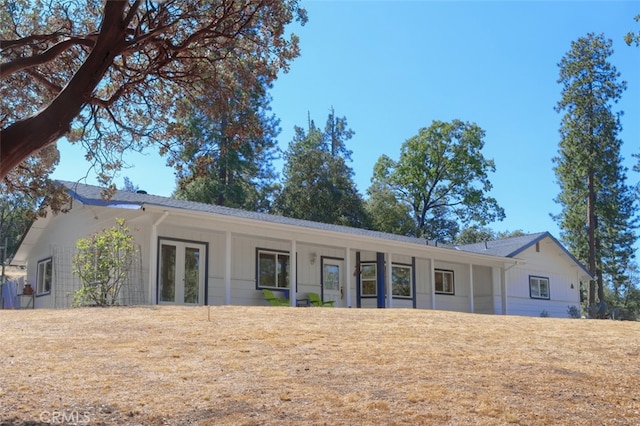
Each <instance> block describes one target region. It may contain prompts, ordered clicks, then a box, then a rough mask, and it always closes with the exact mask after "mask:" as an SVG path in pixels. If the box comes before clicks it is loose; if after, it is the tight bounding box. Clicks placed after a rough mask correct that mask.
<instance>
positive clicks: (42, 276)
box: [36, 258, 53, 294]
mask: <svg viewBox="0 0 640 426" xmlns="http://www.w3.org/2000/svg"><path fill="white" fill-rule="evenodd" d="M52 280H53V262H52V260H51V258H48V259H44V260H41V261H40V262H38V273H37V276H36V281H37V282H36V294H46V293H51V281H52Z"/></svg>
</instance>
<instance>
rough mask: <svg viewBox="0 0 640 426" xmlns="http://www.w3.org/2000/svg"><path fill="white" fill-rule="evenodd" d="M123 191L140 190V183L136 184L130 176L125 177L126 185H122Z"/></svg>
mask: <svg viewBox="0 0 640 426" xmlns="http://www.w3.org/2000/svg"><path fill="white" fill-rule="evenodd" d="M122 190H123V191H126V192H134V193H135V192H138V191H139V190H140V187H139V186H138V185H134V184H133V182H131V179H129V177H128V176H125V177H124V186H123V187H122Z"/></svg>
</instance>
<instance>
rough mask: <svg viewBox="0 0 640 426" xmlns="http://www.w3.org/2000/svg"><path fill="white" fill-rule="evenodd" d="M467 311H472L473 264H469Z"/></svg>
mask: <svg viewBox="0 0 640 426" xmlns="http://www.w3.org/2000/svg"><path fill="white" fill-rule="evenodd" d="M469 312H471V313H472V314H473V313H474V305H473V265H472V264H471V263H470V264H469Z"/></svg>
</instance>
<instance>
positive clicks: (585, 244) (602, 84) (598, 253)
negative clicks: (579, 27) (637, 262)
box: [554, 34, 636, 313]
mask: <svg viewBox="0 0 640 426" xmlns="http://www.w3.org/2000/svg"><path fill="white" fill-rule="evenodd" d="M611 45H612V42H611V40H606V39H605V38H604V36H603V35H594V34H588V35H587V36H586V37H582V38H580V39H578V40H577V41H575V42H572V44H571V50H570V51H569V52H568V53H567V54H566V55H565V56H564V57H563V58H562V60H561V61H560V63H559V68H560V77H559V79H558V83H560V84H562V86H563V90H562V96H561V99H560V101H559V102H558V104H557V106H556V110H557V111H558V112H560V113H564V115H563V117H562V123H561V128H560V135H561V140H560V143H559V150H558V156H557V157H556V158H554V163H555V173H556V177H557V179H558V183H559V184H560V194H559V195H558V197H557V198H556V201H557V202H558V203H559V204H560V205H561V206H562V212H561V213H560V214H559V215H557V216H556V220H557V221H558V223H559V225H560V228H561V237H562V238H563V240H564V241H565V242H566V243H567V245H568V248H569V250H570V251H571V252H572V253H574V255H575V256H576V257H577V258H578V259H579V260H581V261H583V262H585V263H586V264H587V266H588V269H589V271H590V272H591V274H592V275H593V277H594V278H595V279H593V280H591V281H590V283H589V300H588V303H589V306H592V307H593V306H595V303H596V300H595V295H596V285H597V294H598V301H599V302H600V305H601V306H603V302H604V277H603V274H606V275H607V277H608V279H610V280H614V281H615V280H619V279H622V276H621V272H619V268H617V266H616V264H618V263H619V264H621V265H626V264H628V263H629V262H630V261H631V260H632V258H633V250H632V249H631V246H632V245H633V242H634V241H635V239H636V236H635V234H634V228H635V226H636V222H635V221H634V219H633V218H634V215H635V211H636V206H635V204H634V197H633V193H632V190H631V188H630V187H629V186H628V185H627V184H626V182H625V179H626V176H625V174H626V169H625V168H624V167H622V166H621V162H622V158H621V155H620V148H621V145H622V141H621V140H620V139H619V138H618V133H619V131H620V129H621V124H620V116H621V115H622V112H613V110H612V109H613V104H615V103H616V102H617V101H618V100H619V99H620V98H621V96H622V93H623V91H624V90H625V88H626V83H625V82H624V81H619V77H620V73H619V72H618V71H617V70H616V68H615V67H614V66H613V65H611V64H610V63H609V61H608V58H609V57H610V56H611V55H612V54H613V50H612V48H611ZM601 313H604V312H601Z"/></svg>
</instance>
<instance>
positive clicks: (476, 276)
mask: <svg viewBox="0 0 640 426" xmlns="http://www.w3.org/2000/svg"><path fill="white" fill-rule="evenodd" d="M473 306H474V312H475V313H477V314H493V313H494V309H493V271H492V269H491V268H490V267H488V266H478V265H474V266H473Z"/></svg>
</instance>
